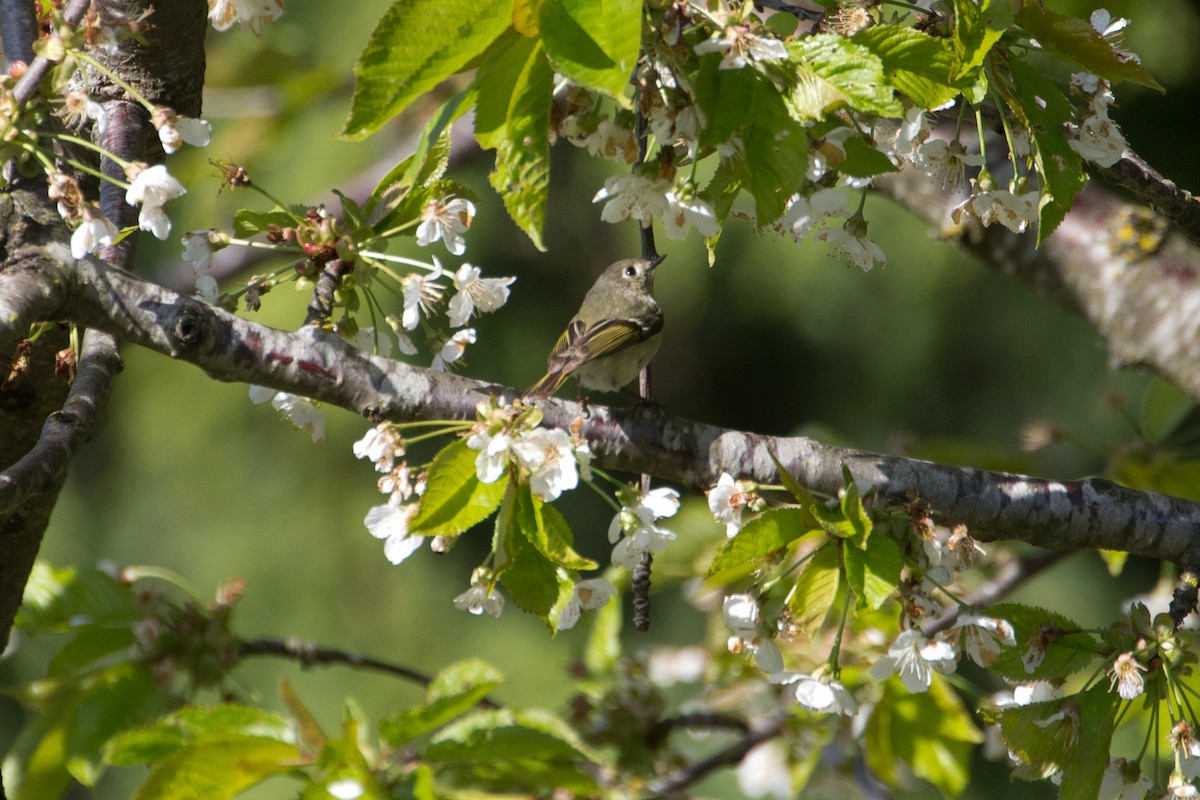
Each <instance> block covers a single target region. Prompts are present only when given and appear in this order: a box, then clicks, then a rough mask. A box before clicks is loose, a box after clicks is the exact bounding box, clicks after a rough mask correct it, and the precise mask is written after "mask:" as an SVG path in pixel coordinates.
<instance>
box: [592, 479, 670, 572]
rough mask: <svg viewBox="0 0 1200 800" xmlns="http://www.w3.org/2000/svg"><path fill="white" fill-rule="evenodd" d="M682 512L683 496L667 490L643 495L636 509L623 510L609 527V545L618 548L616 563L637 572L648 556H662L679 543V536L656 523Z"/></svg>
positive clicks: (656, 490)
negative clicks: (656, 554) (670, 547)
mask: <svg viewBox="0 0 1200 800" xmlns="http://www.w3.org/2000/svg"><path fill="white" fill-rule="evenodd" d="M678 510H679V492H677V491H675V490H674V489H666V488H658V489H653V490H651V491H649V492H647V493H646V494H643V495H639V496H638V498H637V500H636V501H635V502H634V504H633V505H631V506H630V505H626V506H623V507H622V508H621V510H620V511H619V512H617V514H616V516H614V517H613V520H612V522H611V523H610V524H609V526H608V541H609V542H610V543H613V544H614V545H615V546H614V547H613V552H612V561H613V563H614V564H618V565H620V566H623V567H625V568H627V569H633V568H634V567H635V566H637V564H638V562H639V561H641V559H642V555H643V554H644V553H660V552H662V551H663V549H665V548H666V546H667V545H668V544H670V543H671V542H673V541H675V534H674V533H672V532H671V531H669V530H667V529H666V528H660V527H658V526H657V525H655V524H654V523H655V521H657V520H659V519H663V518H665V517H671V516H674V515H675V512H676V511H678ZM618 540H619V541H618Z"/></svg>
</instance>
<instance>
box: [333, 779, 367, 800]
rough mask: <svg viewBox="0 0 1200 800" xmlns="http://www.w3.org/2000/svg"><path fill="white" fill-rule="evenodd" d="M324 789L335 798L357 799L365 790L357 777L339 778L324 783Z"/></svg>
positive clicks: (343, 799) (339, 799)
mask: <svg viewBox="0 0 1200 800" xmlns="http://www.w3.org/2000/svg"><path fill="white" fill-rule="evenodd" d="M325 791H327V792H329V794H330V795H331V796H333V797H334V798H335V800H358V798H360V797H362V796H363V795H364V794H366V791H367V790H366V787H364V786H363V785H362V781H360V780H358V779H357V778H339V779H338V780H335V781H330V782H329V783H327V784H325Z"/></svg>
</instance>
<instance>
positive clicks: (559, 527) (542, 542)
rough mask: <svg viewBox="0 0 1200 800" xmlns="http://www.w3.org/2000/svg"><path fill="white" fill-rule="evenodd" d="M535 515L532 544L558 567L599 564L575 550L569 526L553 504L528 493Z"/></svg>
mask: <svg viewBox="0 0 1200 800" xmlns="http://www.w3.org/2000/svg"><path fill="white" fill-rule="evenodd" d="M530 500H531V501H532V502H533V510H534V513H535V514H536V515H537V527H536V528H535V529H534V531H532V541H533V546H534V547H536V548H537V549H538V552H539V553H541V554H542V555H544V556H545V557H546V558H548V559H550V562H551V563H553V564H557V565H558V566H560V567H565V568H567V569H574V570H589V569H596V568H597V567H598V566H599V565H598V564H597V563H596V562H595V561H592V560H591V559H590V558H584V557H583V556H581V555H579V553H577V552H575V549H574V547H573V546H572V545H573V543H574V539H573V537H572V535H571V526H570V525H568V524H567V520H566V519H565V518H564V517H563V515H562V514H561V513H559V511H558V509H557V508H555V507H554V506H551V505H547V504H546V503H543V502H542V501H541V500H539V499H537V498H536V497H533V496H532V495H530Z"/></svg>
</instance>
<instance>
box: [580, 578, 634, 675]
mask: <svg viewBox="0 0 1200 800" xmlns="http://www.w3.org/2000/svg"><path fill="white" fill-rule="evenodd" d="M624 615H625V610H624V609H623V608H622V606H621V603H620V596H618V597H617V601H616V602H612V603H605V604H604V605H603V606H601V607H600V608H598V609H597V610H596V611H595V612H594V613H593V614H592V615H591V617H592V629H591V631H590V632H589V633H588V638H587V644H586V645H585V646H584V649H583V663H584V664H585V665H586V666H587V671H588V674H589V675H611V674H612V672H613V670H614V669H616V667H617V663H618V662H619V661H620V658H621V626H622V623H623V622H624V621H625V617H624Z"/></svg>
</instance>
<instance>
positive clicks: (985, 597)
mask: <svg viewBox="0 0 1200 800" xmlns="http://www.w3.org/2000/svg"><path fill="white" fill-rule="evenodd" d="M1069 555H1072V553H1070V552H1068V551H1065V550H1050V551H1047V552H1040V553H1030V554H1028V555H1023V556H1021V557H1020V558H1017V559H1015V560H1013V561H1010V562H1009V563H1008V564H1006V565H1005V567H1004V569H1002V570H1001V571H1000V574H999V575H997V576H996V577H994V578H992V579H991V580H990V581H988V582H987V583H985V584H984V585H983V586H981V587H979V589H978V590H976V591H975V592H973V593H972V594H971V595H969V596H968V597H966V598H965V603H966V605H968V606H970V607H971V608H987V607H988V606H991V605H994V604H996V603H998V602H1000V600H1001V599H1003V598H1004V597H1005V596H1006V595H1008V594H1009V593H1010V592H1012V591H1013V590H1015V589H1017V588H1018V587H1020V586H1022V585H1024V584H1025V583H1026V582H1027V581H1029V580H1031V579H1032V578H1034V577H1036V576H1038V575H1040V574H1041V573H1042V572H1045V571H1046V570H1047V569H1049V568H1050V567H1052V566H1054V565H1055V564H1057V563H1058V562H1059V561H1062V560H1063V559H1064V558H1066V557H1067V556H1069ZM958 612H959V607H958V606H953V607H951V608H948V609H947V610H946V613H944V614H942V616H941V617H939V618H938V619H936V620H934V621H933V622H930V623H929V624H927V625H922V626H921V632H922V633H924V634H925V635H926V636H933V635H934V634H935V633H939V632H940V631H944V630H946V629H947V628H949V627H950V626H952V625H953V624H954V623H955V622H956V621H958Z"/></svg>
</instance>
